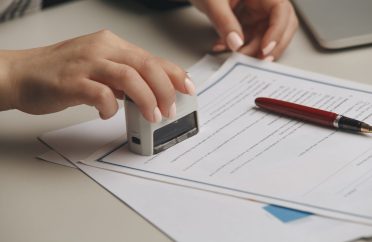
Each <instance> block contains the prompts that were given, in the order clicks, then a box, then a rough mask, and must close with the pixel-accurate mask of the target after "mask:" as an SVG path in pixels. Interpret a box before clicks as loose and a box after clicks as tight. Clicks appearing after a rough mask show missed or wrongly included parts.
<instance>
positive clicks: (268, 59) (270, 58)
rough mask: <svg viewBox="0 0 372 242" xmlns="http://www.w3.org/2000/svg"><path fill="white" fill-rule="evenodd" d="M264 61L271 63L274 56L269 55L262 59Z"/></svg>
mask: <svg viewBox="0 0 372 242" xmlns="http://www.w3.org/2000/svg"><path fill="white" fill-rule="evenodd" d="M264 61H268V62H273V61H274V56H272V55H269V56H268V57H266V58H265V59H264Z"/></svg>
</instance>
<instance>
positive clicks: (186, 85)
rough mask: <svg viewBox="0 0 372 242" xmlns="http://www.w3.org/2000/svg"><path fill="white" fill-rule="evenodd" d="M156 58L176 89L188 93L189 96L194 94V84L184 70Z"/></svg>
mask: <svg viewBox="0 0 372 242" xmlns="http://www.w3.org/2000/svg"><path fill="white" fill-rule="evenodd" d="M158 60H159V63H160V65H161V66H162V67H163V69H164V71H165V72H166V73H167V74H168V76H169V78H170V79H171V81H172V83H173V86H174V87H175V89H176V90H177V91H180V92H182V93H184V94H189V95H191V96H194V95H195V92H196V90H195V85H194V84H193V82H192V81H191V80H190V78H189V77H188V76H187V75H186V72H185V71H184V70H182V69H181V68H180V67H178V66H177V65H175V64H173V63H172V62H169V61H167V60H164V59H161V58H158Z"/></svg>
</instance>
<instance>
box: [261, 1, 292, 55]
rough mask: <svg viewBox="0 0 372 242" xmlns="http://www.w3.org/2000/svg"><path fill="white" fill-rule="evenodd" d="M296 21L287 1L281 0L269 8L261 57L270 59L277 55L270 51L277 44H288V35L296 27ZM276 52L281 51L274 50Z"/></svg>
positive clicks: (276, 46)
mask: <svg viewBox="0 0 372 242" xmlns="http://www.w3.org/2000/svg"><path fill="white" fill-rule="evenodd" d="M296 21H297V19H296V16H295V13H294V10H293V7H292V6H291V4H290V3H289V2H288V1H281V2H279V3H278V4H276V5H275V6H274V7H273V8H272V9H271V12H270V19H269V26H268V29H267V30H266V32H265V34H264V36H263V38H262V43H261V49H262V57H263V58H266V59H269V60H271V59H272V58H278V57H279V56H277V55H275V56H274V55H273V54H271V53H272V52H273V51H274V49H276V48H278V45H280V46H281V47H283V46H287V45H288V43H289V41H290V39H291V38H290V37H291V36H292V35H293V33H294V31H295V30H296V28H297V27H296ZM285 33H286V34H287V35H286V36H285ZM289 33H292V35H289ZM288 37H289V38H288ZM276 53H277V54H278V53H281V51H276Z"/></svg>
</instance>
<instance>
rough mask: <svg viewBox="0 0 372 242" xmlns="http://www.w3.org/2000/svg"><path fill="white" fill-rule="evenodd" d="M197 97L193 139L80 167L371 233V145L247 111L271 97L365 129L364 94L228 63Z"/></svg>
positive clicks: (370, 108)
mask: <svg viewBox="0 0 372 242" xmlns="http://www.w3.org/2000/svg"><path fill="white" fill-rule="evenodd" d="M198 96H199V97H198V102H199V117H200V128H201V130H200V133H199V134H198V135H196V136H194V137H192V138H190V139H188V140H186V141H184V142H182V143H180V144H179V145H177V146H174V147H172V148H170V149H168V150H166V151H164V152H162V153H160V154H158V155H155V156H152V157H146V156H139V155H136V154H133V153H131V152H129V151H128V149H127V146H126V143H123V144H120V145H119V146H118V145H117V144H112V145H110V146H109V147H105V148H104V149H102V150H101V151H100V152H98V153H96V154H95V155H94V156H92V157H90V158H89V159H88V160H85V161H83V162H84V163H85V164H88V165H92V166H95V167H100V168H104V169H108V170H112V171H117V172H123V173H129V174H135V175H138V176H142V177H147V178H149V179H156V180H162V181H166V182H171V183H174V184H179V185H185V186H189V187H195V188H198V189H205V190H210V191H215V192H219V193H224V194H228V195H232V196H236V197H241V198H249V199H256V200H259V201H263V202H268V203H274V204H277V205H282V206H286V207H292V208H295V209H300V210H305V211H308V212H313V213H317V214H321V215H325V216H333V217H338V218H343V219H348V220H352V221H356V222H362V223H368V224H372V206H371V204H372V136H369V135H362V134H352V133H346V132H341V131H337V130H332V129H328V128H323V127H319V126H315V125H312V124H308V123H304V122H301V121H298V120H293V119H289V118H286V117H282V116H278V115H276V114H271V113H267V112H265V111H263V110H260V109H258V108H256V107H255V105H254V99H255V98H256V97H261V96H262V97H272V98H277V99H282V100H287V101H291V102H296V103H300V104H304V105H309V106H313V107H317V108H321V109H325V110H329V111H333V112H337V113H340V114H343V115H346V116H349V117H351V118H356V119H359V120H363V121H365V122H367V123H368V122H370V123H371V122H372V98H371V97H372V87H370V86H366V85H360V84H355V83H352V82H347V81H342V80H338V79H335V78H331V77H326V76H322V75H318V74H312V73H308V72H303V71H299V70H296V69H292V68H288V67H283V66H281V65H278V64H273V63H266V62H262V61H258V60H255V59H251V58H248V57H244V56H241V55H238V54H236V55H234V56H233V57H232V58H230V59H229V60H228V61H227V62H226V63H225V64H224V65H223V67H221V69H220V70H219V71H218V72H217V73H216V74H215V75H214V76H213V77H212V78H211V79H210V80H209V81H207V83H206V84H205V85H204V87H203V88H202V89H201V90H199V92H198ZM118 142H119V143H120V140H119V141H118Z"/></svg>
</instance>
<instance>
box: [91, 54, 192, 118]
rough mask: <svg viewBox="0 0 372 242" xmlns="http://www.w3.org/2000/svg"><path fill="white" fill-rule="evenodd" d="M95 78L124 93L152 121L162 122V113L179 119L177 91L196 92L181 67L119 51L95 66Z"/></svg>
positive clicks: (93, 75) (158, 59) (144, 55)
mask: <svg viewBox="0 0 372 242" xmlns="http://www.w3.org/2000/svg"><path fill="white" fill-rule="evenodd" d="M92 79H95V80H96V79H97V80H99V81H100V82H102V83H104V84H106V85H108V86H110V87H112V88H113V89H115V90H119V91H121V92H124V93H125V94H126V95H128V96H129V97H130V98H131V99H132V100H133V101H134V102H135V103H136V105H137V106H138V107H139V109H140V111H141V112H142V114H143V116H144V117H145V119H147V120H148V121H150V122H160V121H161V114H162V115H163V116H164V117H167V118H170V119H173V118H174V117H175V116H176V104H175V101H176V99H175V92H176V90H177V91H180V92H182V93H184V94H190V95H194V93H195V87H194V85H193V84H192V82H191V80H190V79H188V78H187V75H186V73H185V71H183V70H182V69H181V68H180V67H178V66H177V65H175V64H173V63H171V62H168V61H165V60H162V59H160V58H155V57H153V56H151V55H149V54H144V52H141V53H138V51H130V50H125V51H124V50H120V51H116V52H115V53H114V54H113V55H111V58H110V60H106V61H104V62H100V63H96V65H95V66H94V67H93V68H92ZM158 114H160V115H158ZM159 116H160V117H159Z"/></svg>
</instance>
